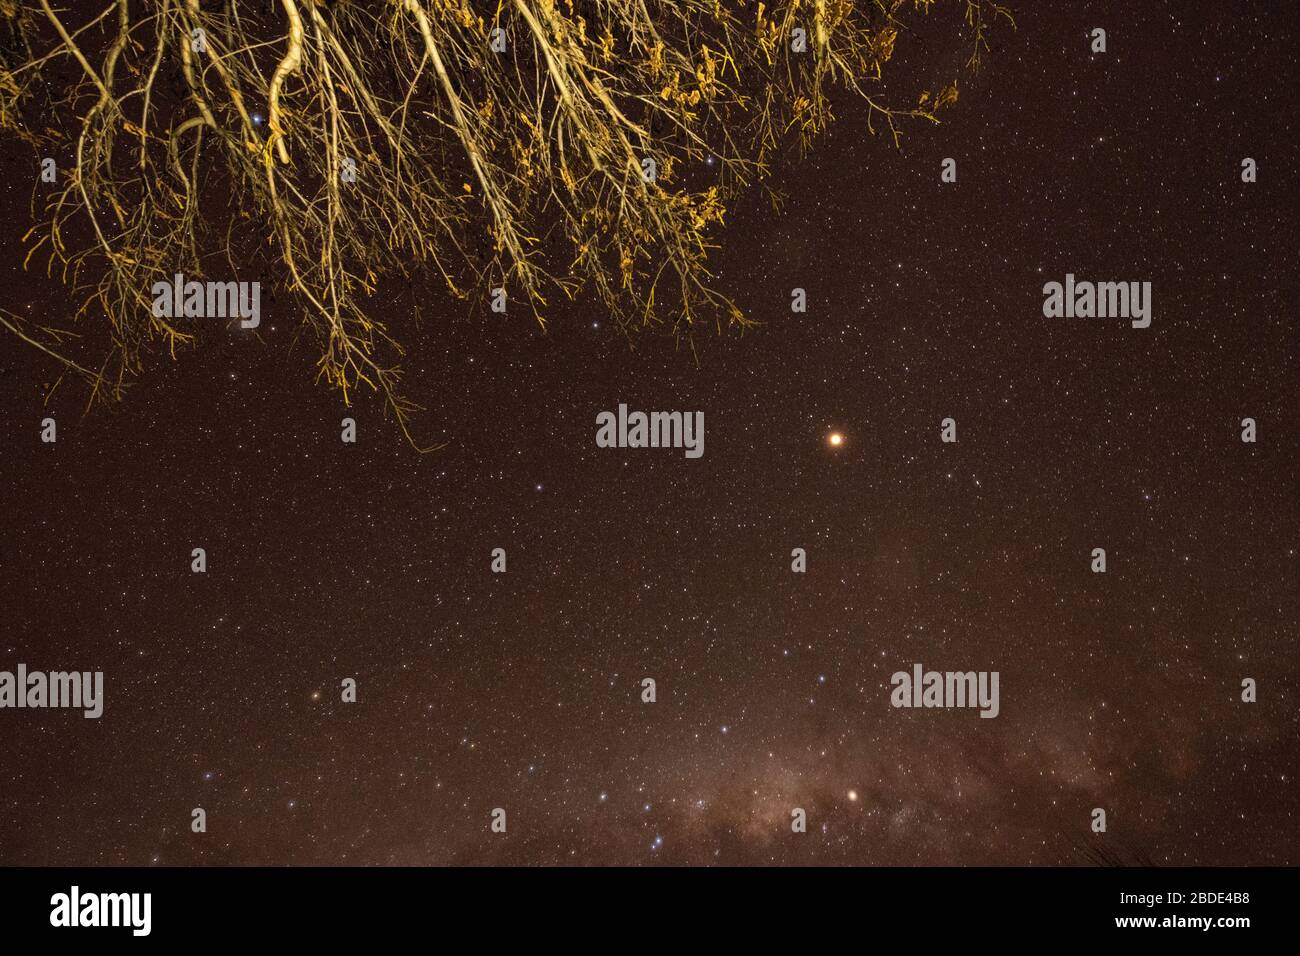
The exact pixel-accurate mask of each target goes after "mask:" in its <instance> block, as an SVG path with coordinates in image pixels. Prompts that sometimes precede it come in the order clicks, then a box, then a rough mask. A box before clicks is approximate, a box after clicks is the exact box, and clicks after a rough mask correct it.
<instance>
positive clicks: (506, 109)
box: [0, 0, 1011, 437]
mask: <svg viewBox="0 0 1300 956" xmlns="http://www.w3.org/2000/svg"><path fill="white" fill-rule="evenodd" d="M98 6H99V5H98V4H91V3H88V2H87V0H77V2H76V3H75V4H74V5H73V6H72V7H60V6H56V5H55V4H53V3H51V2H49V0H40V2H39V3H23V4H19V3H16V2H14V0H0V16H2V17H3V21H4V22H3V24H0V126H2V127H3V128H4V129H5V130H6V131H7V132H8V133H9V134H11V135H12V136H16V137H19V138H21V139H22V140H24V141H26V142H27V143H29V144H30V145H31V146H32V147H34V148H35V149H36V150H37V155H38V156H45V155H50V156H57V157H61V158H60V159H59V160H58V162H59V165H60V167H66V168H62V169H61V171H60V174H59V177H58V181H57V184H54V185H45V186H44V187H43V188H38V190H37V193H36V197H37V198H36V202H37V208H36V220H37V224H36V226H35V227H34V228H33V229H32V231H31V232H30V233H29V234H28V236H27V242H28V244H29V249H28V255H27V265H28V267H29V268H31V267H33V264H39V266H40V267H41V268H43V269H44V268H48V269H49V270H51V271H52V272H54V273H55V274H58V275H60V276H61V277H62V278H63V279H64V280H65V281H66V282H67V283H69V284H70V285H71V286H72V287H73V288H74V289H75V290H76V292H77V295H76V300H75V301H76V305H77V306H78V307H79V311H78V312H77V315H76V318H77V320H78V321H77V322H76V326H75V327H76V328H77V332H76V334H75V337H74V335H73V333H72V331H71V330H70V329H61V330H56V329H55V328H53V327H50V326H45V327H41V328H28V327H26V326H25V325H24V323H21V322H19V321H18V320H17V319H16V318H15V317H12V316H8V317H4V316H0V321H3V322H4V323H5V324H6V325H7V326H8V327H9V328H10V330H11V331H13V332H15V333H17V334H19V335H20V336H21V337H22V338H24V339H25V340H26V341H27V342H28V343H29V344H32V345H35V346H37V347H39V348H42V349H45V350H46V351H47V352H48V353H49V354H50V355H52V356H54V357H56V358H58V359H59V360H60V361H61V362H63V363H64V366H65V368H66V369H67V370H69V371H71V372H73V373H75V374H77V375H80V376H82V377H84V378H85V379H86V380H87V381H89V382H90V383H91V386H92V395H95V396H99V397H102V398H115V397H118V396H120V394H121V392H122V390H123V389H124V388H125V387H126V386H127V385H128V384H129V383H130V381H131V380H132V379H133V378H134V377H135V376H137V375H138V374H139V372H140V371H141V369H142V361H143V357H144V356H145V355H147V354H148V353H149V352H150V351H156V350H157V349H159V348H162V349H165V350H166V351H167V352H169V353H171V354H173V355H174V354H175V353H176V351H177V349H178V347H180V346H183V345H185V344H187V343H189V342H191V341H192V339H193V338H194V336H195V334H196V332H197V331H198V329H197V328H196V327H194V326H193V324H192V323H191V324H190V325H188V326H187V325H186V322H185V320H177V319H170V318H163V317H158V316H155V315H153V314H152V308H151V306H152V300H151V297H150V289H151V286H152V284H153V283H154V282H155V281H158V280H160V279H164V280H166V279H169V278H170V277H171V276H172V275H173V274H174V273H176V272H183V273H185V275H186V276H187V278H200V279H201V278H204V277H215V278H220V279H222V280H229V279H232V278H234V277H236V276H238V275H239V273H240V271H241V269H242V270H244V271H247V270H248V269H249V268H250V266H249V262H250V260H251V258H252V257H254V256H255V255H257V254H259V252H258V251H259V250H261V251H263V252H264V253H265V258H266V259H267V260H268V261H273V262H274V263H275V264H276V265H275V269H276V272H275V275H276V276H277V278H278V279H279V280H281V282H282V286H283V288H285V289H287V290H288V292H289V293H290V295H291V297H292V299H293V301H294V302H295V304H296V305H297V306H299V307H300V308H301V313H302V316H303V320H304V329H305V330H306V331H307V332H308V333H309V334H310V335H311V336H313V337H314V338H315V340H316V341H317V342H318V344H319V350H320V359H319V362H318V363H317V368H318V372H319V378H320V379H321V380H323V381H324V382H326V383H328V384H330V385H332V386H335V387H337V388H339V389H341V390H342V392H343V394H344V398H345V399H347V398H348V396H349V395H350V394H351V393H352V392H354V391H355V390H357V389H358V388H359V387H360V386H363V385H364V386H366V387H368V388H370V389H374V390H375V391H376V392H378V393H380V394H381V395H382V396H383V397H384V399H385V401H386V404H387V406H388V407H389V408H390V409H391V410H392V411H393V412H395V413H396V416H397V419H398V421H399V422H400V423H401V425H402V428H403V429H404V430H406V429H407V426H408V420H409V415H410V412H411V411H412V410H413V406H412V405H411V404H409V403H408V402H407V401H406V400H404V399H403V398H402V396H401V393H400V390H399V388H398V374H399V373H398V368H399V364H400V359H401V355H402V346H401V343H400V342H399V340H398V339H399V334H400V331H401V330H400V329H399V328H397V327H396V325H397V323H399V322H400V321H401V320H400V319H395V318H393V317H391V316H381V315H377V314H375V313H376V310H375V309H373V308H368V307H367V299H368V297H369V296H370V295H371V294H372V293H373V292H374V291H375V289H376V287H377V286H378V285H379V284H380V283H381V282H383V281H385V280H386V279H391V278H393V277H397V276H401V277H406V278H408V279H409V278H412V277H416V276H430V275H436V276H437V277H440V281H443V282H445V284H446V287H447V288H448V289H449V290H450V291H451V293H452V294H454V295H455V296H458V297H461V298H468V299H473V300H475V301H478V302H481V301H483V299H484V297H485V296H487V295H489V294H490V290H492V289H493V288H497V287H500V288H504V289H505V290H506V292H507V295H508V296H509V301H510V302H511V303H513V304H518V305H519V306H520V307H521V308H526V309H527V310H528V311H529V312H530V313H531V314H532V315H533V316H535V317H536V319H537V321H539V322H542V323H545V321H546V316H547V312H548V308H549V306H550V304H551V303H552V302H554V301H555V297H556V296H557V295H558V296H564V297H569V298H571V297H574V296H576V295H578V294H579V293H580V292H581V291H583V290H586V291H587V292H592V291H594V295H595V297H596V298H597V299H598V300H599V301H600V302H601V303H602V304H603V306H604V307H605V308H606V309H608V310H609V312H610V313H612V315H613V316H614V317H616V318H617V319H618V320H619V321H620V323H622V325H623V327H624V329H626V330H629V331H630V330H632V329H635V328H639V327H642V326H645V325H659V324H662V325H664V326H666V327H668V328H671V329H673V330H674V331H675V332H676V333H677V334H687V335H689V333H690V332H691V331H692V330H693V329H695V328H697V327H698V326H699V325H700V324H701V323H704V324H706V325H707V326H710V327H714V326H716V327H717V328H722V327H724V326H726V325H729V324H739V325H744V324H746V322H747V319H746V317H745V316H744V315H743V314H742V312H741V310H740V309H739V308H737V306H736V305H735V304H734V303H733V302H732V301H730V300H729V299H728V298H727V297H726V296H724V295H722V294H720V293H719V292H718V291H716V290H715V289H714V288H713V284H712V282H711V276H710V272H709V268H708V257H709V253H710V250H711V249H713V248H714V247H715V239H714V236H715V234H716V232H717V231H718V229H719V227H720V225H721V224H722V222H723V218H724V215H725V212H726V203H727V202H728V201H729V200H730V199H731V198H733V197H734V196H735V195H736V193H737V191H738V190H740V189H743V188H745V187H747V186H751V185H753V184H756V183H761V182H762V181H763V178H764V176H765V174H766V172H767V170H768V168H769V165H770V163H771V161H772V160H773V158H774V157H775V156H776V155H777V153H778V151H779V150H781V149H782V148H784V146H785V145H786V144H789V143H796V144H798V145H799V146H800V147H802V146H806V145H807V143H808V142H809V141H811V140H812V139H813V138H814V137H816V135H817V134H818V133H820V132H821V131H822V130H823V129H825V127H826V126H827V124H828V123H829V122H830V121H831V119H832V113H831V95H832V93H833V90H834V88H839V89H842V90H846V91H848V92H849V93H851V94H854V95H857V96H860V97H862V99H863V100H865V102H866V104H867V111H868V115H869V123H870V125H871V128H872V130H873V132H874V131H881V132H884V133H885V134H887V136H888V137H889V138H891V139H892V141H893V142H894V143H895V144H897V142H898V140H899V137H900V135H901V133H902V128H903V126H905V124H906V123H908V122H910V121H917V120H928V121H932V122H937V121H938V120H937V115H938V114H939V112H940V111H941V110H942V109H944V108H945V107H947V106H949V105H950V104H951V103H952V102H954V101H955V100H956V99H957V83H956V81H955V80H953V81H951V82H950V83H947V85H943V86H940V88H937V89H933V90H915V91H913V92H912V93H910V94H909V96H908V99H907V101H906V102H902V101H898V100H897V99H896V98H895V97H894V96H893V95H889V96H887V95H885V94H884V93H883V92H882V90H883V87H882V77H883V75H884V72H885V70H886V69H887V67H888V64H889V61H890V59H891V57H892V56H893V53H894V48H895V44H896V43H899V42H906V41H905V40H900V37H906V36H907V33H908V31H909V29H910V27H909V24H908V18H910V17H920V16H923V15H932V16H940V15H943V16H948V17H950V18H951V20H952V22H953V28H954V30H960V31H962V32H964V34H965V35H966V40H965V42H967V43H969V44H970V49H971V53H970V59H969V63H968V65H969V66H970V67H972V68H973V67H976V66H978V62H979V58H980V55H981V53H982V51H984V50H986V49H987V41H986V33H987V31H988V30H989V29H990V27H991V26H992V25H993V22H994V21H995V20H997V19H999V18H1003V19H1005V20H1007V21H1010V19H1011V17H1010V14H1009V13H1008V12H1007V11H1006V10H1005V9H1004V8H1002V7H1000V6H998V5H997V4H995V3H991V2H987V0H872V2H858V3H853V2H849V0H788V2H780V0H774V2H771V3H763V2H753V0H743V2H742V0H590V2H580V0H499V2H495V3H470V2H468V0H387V2H379V0H374V2H360V0H351V2H348V0H338V2H333V3H326V2H321V0H315V2H312V0H274V2H271V0H258V2H252V0H225V2H201V0H108V2H107V3H106V5H104V6H103V7H102V8H100V9H95V7H98ZM88 8H89V12H86V11H87V9H88ZM494 31H499V32H494ZM69 69H71V70H74V71H75V72H74V73H69V72H68V70H69ZM59 71H62V72H59ZM55 76H62V77H63V78H64V79H63V80H61V81H58V82H53V81H52V77H55ZM69 76H73V77H75V79H74V80H73V82H72V83H71V84H70V85H69V83H68V82H67V80H66V78H67V77H69ZM706 157H713V160H712V162H713V163H714V169H715V175H711V176H709V177H708V183H707V184H698V183H697V184H695V185H692V184H691V183H690V179H691V178H692V177H691V175H690V174H689V170H691V169H699V168H700V164H701V163H702V162H703V161H704V160H705V158H706ZM647 159H648V160H652V161H653V167H654V176H653V177H649V176H647V173H646V171H647V168H648V167H647V164H646V162H645V161H646V160H647ZM345 167H348V168H351V167H354V168H355V170H356V175H355V181H350V177H345V176H344V175H343V171H344V169H345ZM87 326H89V328H87ZM95 343H97V347H101V346H106V348H102V349H101V351H99V352H96V353H95V354H96V355H97V357H96V359H94V360H93V361H87V360H85V359H83V360H82V362H80V363H79V362H77V361H74V360H73V358H71V357H69V354H68V352H67V348H69V347H72V346H73V345H75V346H76V347H77V348H78V349H81V350H82V351H85V349H86V346H87V345H89V344H95ZM105 353H106V354H105ZM79 354H80V353H79ZM407 434H408V437H409V434H410V433H409V431H408V432H407Z"/></svg>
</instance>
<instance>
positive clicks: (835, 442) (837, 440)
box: [826, 432, 844, 448]
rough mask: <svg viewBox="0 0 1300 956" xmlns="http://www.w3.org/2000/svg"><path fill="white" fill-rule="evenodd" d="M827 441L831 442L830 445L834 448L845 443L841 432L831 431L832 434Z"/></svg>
mask: <svg viewBox="0 0 1300 956" xmlns="http://www.w3.org/2000/svg"><path fill="white" fill-rule="evenodd" d="M826 441H828V442H829V443H830V446H831V447H832V448H839V447H840V446H841V445H843V444H844V436H843V435H841V434H840V433H839V432H831V433H830V436H829V437H828V438H827V439H826Z"/></svg>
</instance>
